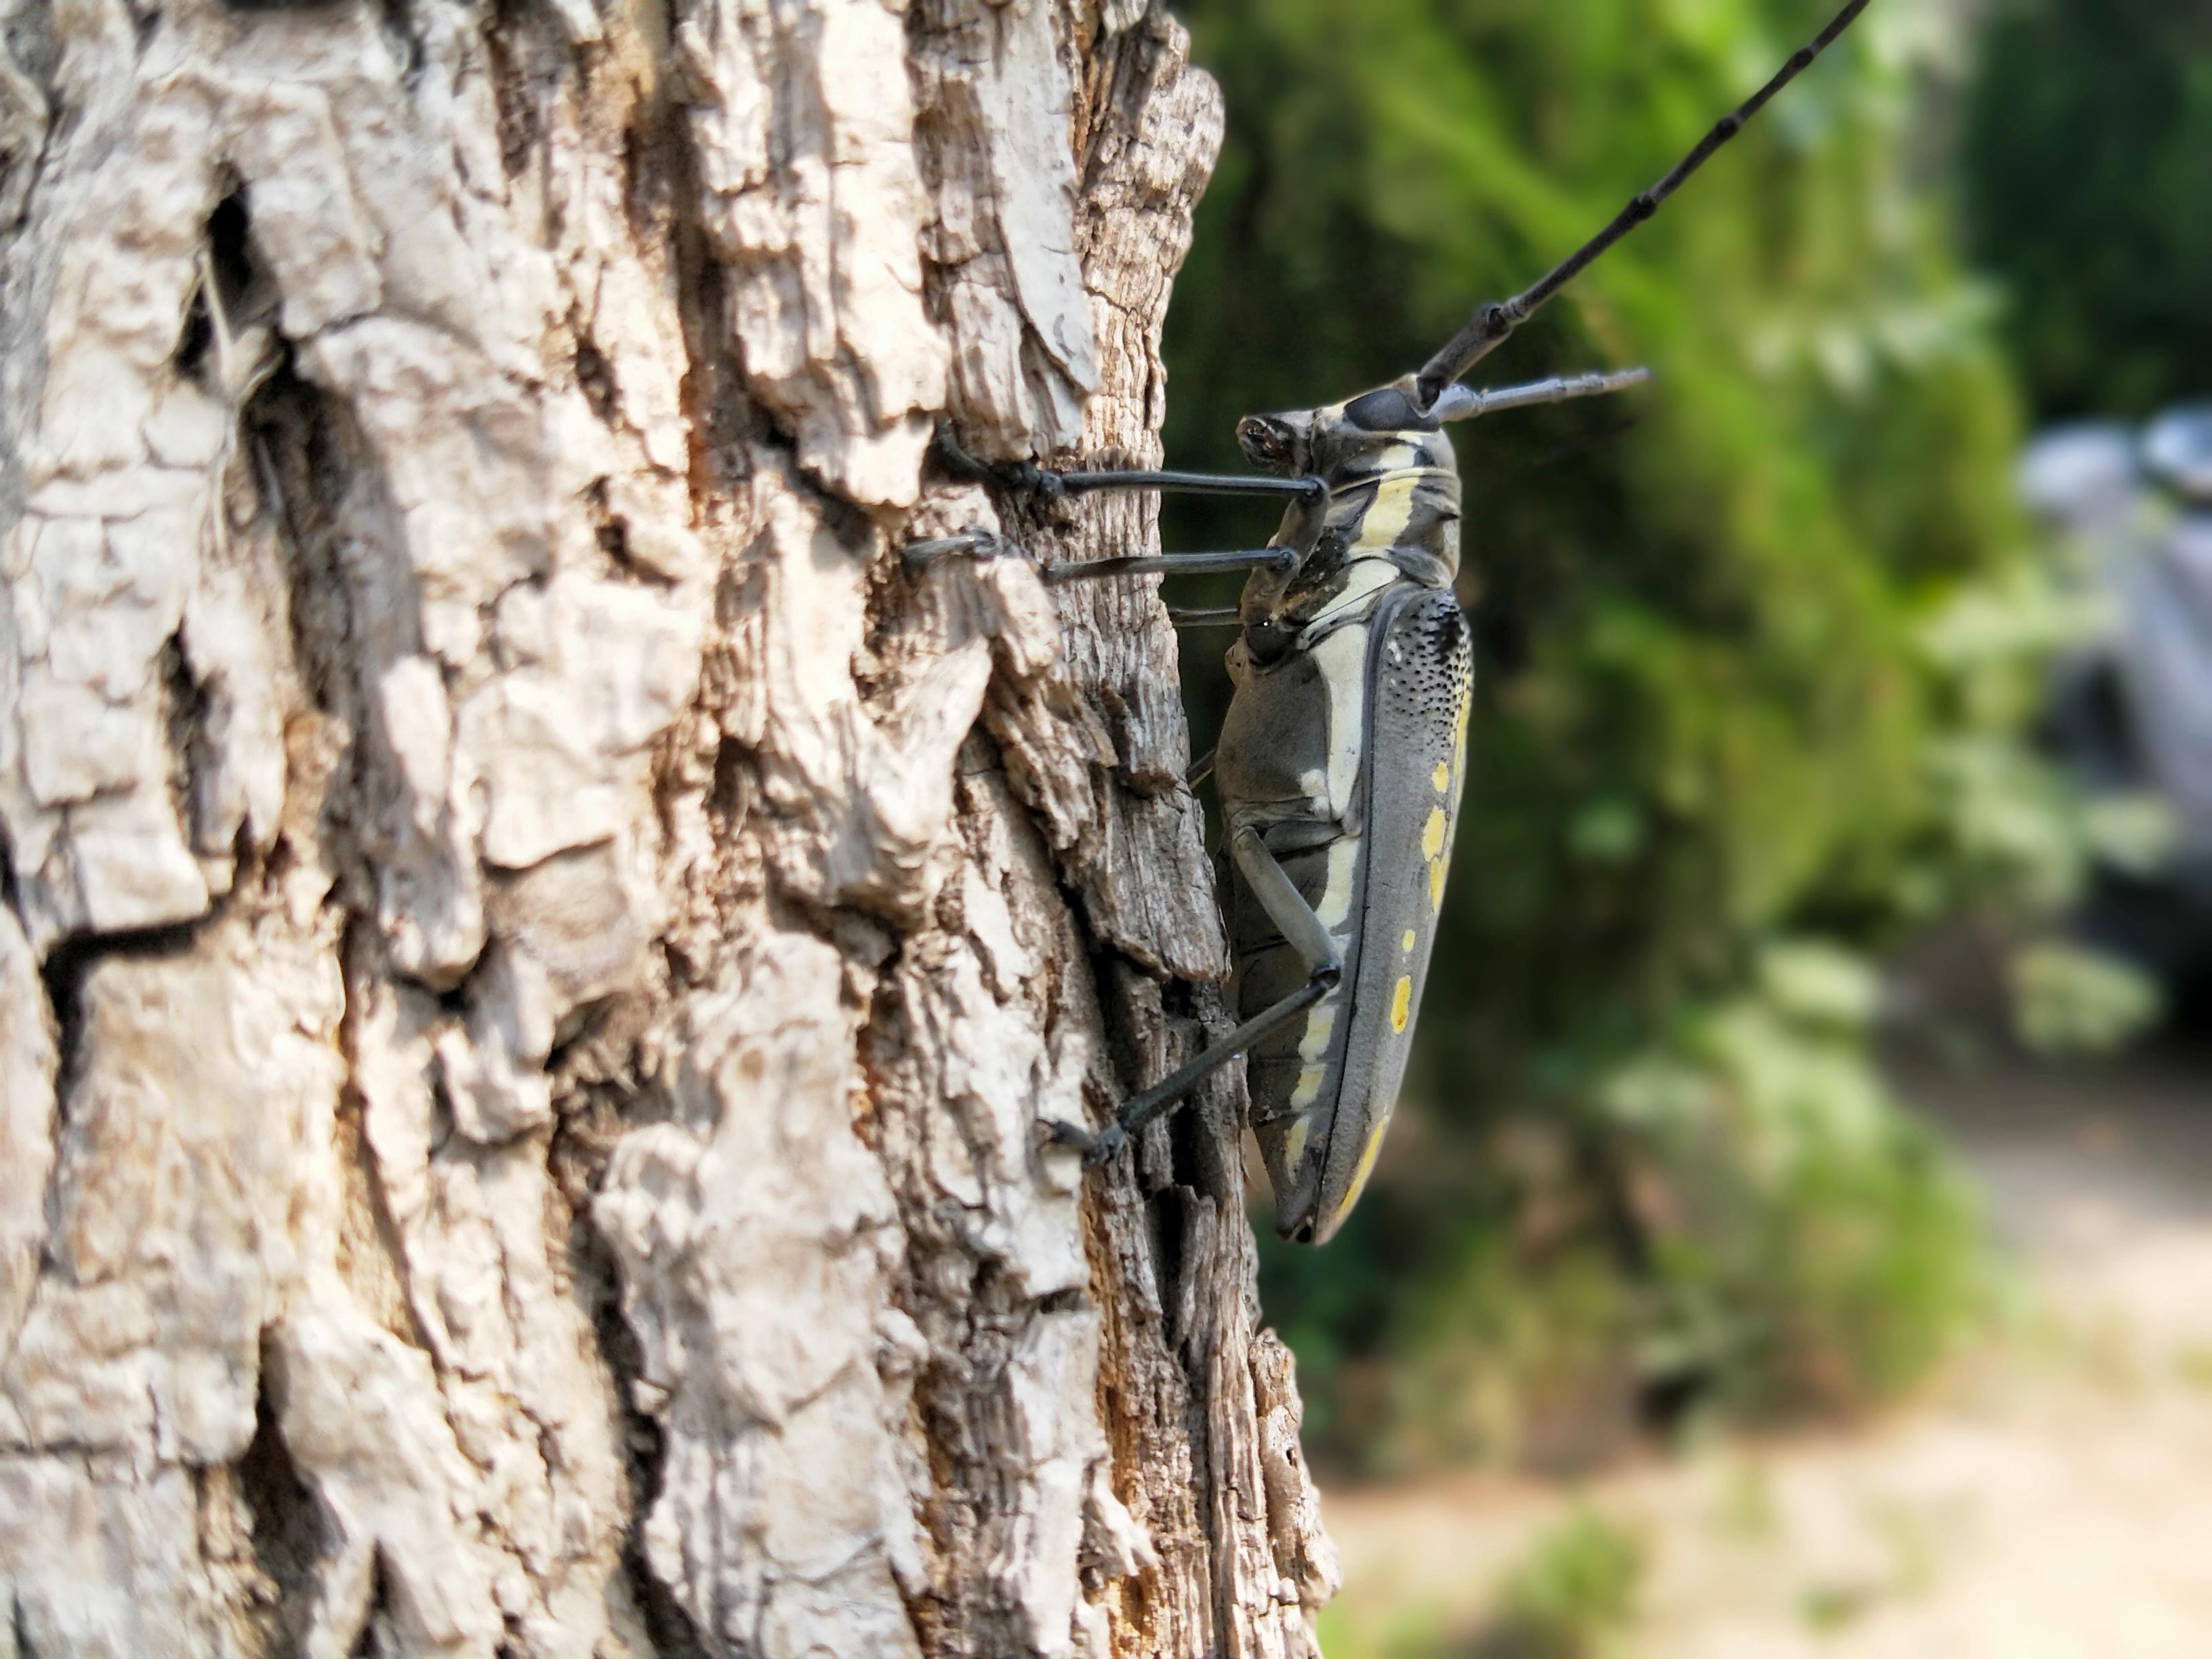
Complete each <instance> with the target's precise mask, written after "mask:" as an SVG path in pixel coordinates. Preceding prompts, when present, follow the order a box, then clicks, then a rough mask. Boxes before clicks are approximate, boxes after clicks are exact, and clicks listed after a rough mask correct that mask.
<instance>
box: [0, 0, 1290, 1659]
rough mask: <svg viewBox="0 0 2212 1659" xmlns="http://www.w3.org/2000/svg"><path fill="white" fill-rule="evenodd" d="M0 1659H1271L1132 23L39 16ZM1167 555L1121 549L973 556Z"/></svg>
mask: <svg viewBox="0 0 2212 1659" xmlns="http://www.w3.org/2000/svg"><path fill="white" fill-rule="evenodd" d="M0 48H4V50H0V433H4V437H5V442H4V444H0V530H3V531H4V538H0V574H4V589H0V594H3V595H4V602H0V827H4V832H5V834H4V845H5V848H6V852H7V862H6V866H5V868H4V872H0V873H4V875H5V877H6V882H7V887H6V899H7V902H6V906H5V908H4V909H0V1090H4V1093H0V1121H4V1123H5V1129H6V1140H5V1157H4V1158H0V1585H4V1587H5V1589H6V1592H7V1595H8V1601H7V1602H6V1603H0V1611H11V1616H10V1617H8V1618H0V1656H8V1655H16V1656H24V1659H27V1656H31V1655H34V1654H35V1655H37V1656H40V1659H54V1656H61V1655H70V1656H79V1655H82V1656H92V1655H102V1656H105V1655H147V1656H158V1655H168V1654H179V1655H203V1654H204V1655H271V1654H280V1653H295V1652H300V1653H307V1654H314V1655H331V1656H346V1655H352V1654H361V1653H373V1654H381V1655H402V1654H404V1655H417V1654H457V1655H483V1656H491V1655H494V1654H499V1655H515V1656H521V1655H532V1656H536V1655H578V1656H581V1655H602V1656H617V1655H621V1656H630V1655H646V1654H666V1655H690V1654H714V1655H777V1656H780V1655H794V1656H795V1655H832V1656H847V1655H851V1656H871V1655H900V1654H909V1655H932V1656H936V1655H976V1656H993V1659H996V1656H1000V1655H1024V1654H1039V1655H1046V1654H1055V1655H1056V1654H1101V1655H1103V1654H1115V1655H1140V1654H1141V1655H1151V1654H1189V1655H1198V1654H1223V1655H1228V1654H1235V1655H1292V1654H1300V1653H1305V1652H1308V1651H1310V1650H1311V1647H1312V1638H1311V1634H1310V1621H1311V1615H1312V1613H1313V1611H1314V1609H1315V1608H1316V1607H1317V1605H1318V1604H1319V1602H1320V1601H1322V1599H1323V1598H1324V1597H1325V1596H1326V1595H1327V1594H1328V1590H1329V1589H1330V1588H1331V1585H1332V1579H1333V1572H1334V1570H1333V1567H1332V1565H1331V1564H1330V1559H1329V1554H1328V1545H1327V1542H1326V1541H1325V1539H1324V1538H1323V1537H1322V1534H1321V1531H1320V1528H1319V1525H1318V1520H1317V1516H1316V1509H1315V1504H1314V1500H1313V1495H1312V1491H1311V1488H1310V1486H1309V1484H1308V1482H1307V1480H1306V1477H1305V1474H1304V1468H1303V1465H1302V1464H1301V1462H1300V1459H1299V1454H1298V1449H1297V1416H1298V1406H1297V1396H1296V1394H1295V1391H1294V1389H1293V1387H1292V1383H1291V1375H1290V1364H1289V1360H1288V1357H1287V1355H1286V1354H1285V1352H1284V1350H1283V1349H1282V1348H1281V1346H1279V1344H1278V1343H1277V1342H1276V1341H1275V1340H1274V1339H1273V1337H1272V1336H1271V1335H1269V1334H1267V1333H1265V1332H1263V1331H1261V1330H1260V1329H1259V1328H1257V1323H1256V1313H1257V1309H1256V1304H1255V1297H1254V1291H1253V1255H1252V1246H1251V1240H1250V1235H1249V1231H1248V1229H1247V1227H1246V1225H1245V1221H1244V1218H1243V1191H1242V1173H1241V1167H1240V1160H1239V1156H1238V1140H1237V1135H1238V1121H1239V1112H1240V1108H1241V1104H1242V1089H1241V1085H1237V1084H1236V1083H1235V1082H1234V1080H1233V1079H1222V1080H1220V1081H1219V1082H1218V1084H1217V1085H1214V1086H1212V1088H1210V1089H1209V1090H1208V1091H1207V1092H1206V1094H1205V1096H1204V1097H1203V1099H1202V1100H1201V1102H1200V1105H1199V1107H1198V1109H1196V1110H1194V1111H1193V1112H1191V1113H1188V1114H1186V1115H1182V1117H1181V1118H1180V1119H1179V1120H1177V1121H1174V1122H1172V1123H1170V1125H1168V1126H1165V1127H1161V1128H1158V1129H1155V1130H1153V1131H1152V1132H1150V1133H1149V1134H1148V1136H1147V1137H1146V1139H1145V1141H1144V1144H1143V1145H1141V1146H1139V1148H1138V1149H1137V1151H1136V1153H1135V1155H1134V1156H1133V1158H1123V1159H1122V1160H1121V1161H1120V1163H1119V1164H1117V1165H1116V1166H1115V1167H1114V1168H1112V1169H1111V1170H1108V1171H1105V1172H1102V1173H1100V1174H1098V1175H1095V1176H1088V1177H1085V1176H1084V1175H1083V1173H1082V1172H1081V1171H1080V1170H1079V1169H1078V1168H1077V1166H1076V1164H1075V1162H1074V1160H1073V1157H1072V1156H1071V1155H1068V1154H1066V1153H1063V1152H1057V1151H1051V1150H1046V1149H1043V1148H1042V1147H1041V1146H1040V1144H1039V1141H1038V1138H1037V1135H1036V1123H1037V1121H1038V1120H1039V1119H1040V1118H1042V1117H1054V1116H1060V1117H1074V1118H1081V1117H1085V1116H1088V1117H1089V1118H1091V1120H1093V1121H1097V1119H1099V1118H1100V1117H1101V1116H1103V1114H1104V1113H1106V1112H1107V1111H1109V1109H1111V1108H1112V1106H1113V1105H1114V1103H1115V1102H1116V1101H1117V1100H1119V1099H1120V1098H1121V1097H1122V1096H1123V1095H1125V1094H1126V1093H1127V1091H1129V1090H1131V1089H1132V1088H1133V1087H1134V1086H1136V1085H1139V1083H1141V1082H1143V1081H1145V1080H1148V1079H1152V1078H1154V1077H1157V1076H1158V1075H1160V1074H1161V1073H1163V1072H1164V1070H1165V1069H1166V1068H1167V1067H1169V1066H1170V1065H1171V1064H1172V1063H1174V1062H1175V1061H1176V1060H1177V1059H1179V1058H1181V1057H1182V1056H1184V1055H1186V1054H1188V1053H1190V1052H1192V1051H1193V1048H1194V1045H1195V1043H1196V1042H1198V1041H1199V1040H1200V1037H1201V1036H1202V1035H1203V1033H1204V1031H1205V1030H1206V1029H1208V1028H1209V1027H1210V1028H1212V1029H1219V1025H1220V1022H1221V1007H1220V1002H1219V997H1218V980H1219V977H1220V975H1221V973H1222V970H1223V968H1224V961H1225V958H1224V950H1223V943H1222V939H1221V937H1220V927H1219V922H1218V917H1217V914H1216V911H1215V908H1214V905H1213V899H1212V875H1211V871H1210V867H1209V866H1208V864H1207V862H1206V859H1205V857H1204V855H1203V853H1202V849H1201V847H1200V828H1201V824H1200V814H1199V812H1198V811H1197V810H1196V808H1195V806H1194V804H1193V801H1192V799H1191V797H1190V795H1189V793H1188V791H1186V790H1185V789H1183V788H1182V785H1181V781H1180V780H1181V775H1182V769H1183V768H1184V765H1185V763H1186V761H1187V757H1188V739H1187V735H1186V732H1185V727H1184V723H1183V720H1182V713H1181V709H1180V707H1179V705H1178V702H1177V699H1176V657H1175V643H1174V638H1173V635H1172V634H1171V632H1170V629H1169V627H1168V624H1167V622H1166V619H1165V617H1164V612H1163V611H1162V610H1161V608H1160V606H1159V604H1158V598H1157V595H1156V594H1155V593H1154V592H1152V591H1151V590H1150V589H1149V588H1148V587H1147V586H1146V585H1144V584H1141V583H1139V582H1137V581H1134V580H1116V581H1112V582H1108V583H1103V584H1099V585H1097V586H1095V587H1094V586H1086V587H1082V588H1077V589H1069V590H1064V591H1062V592H1060V593H1058V594H1057V595H1048V593H1047V592H1046V590H1045V589H1044V588H1043V587H1042V585H1041V584H1040V583H1039V581H1038V580H1037V579H1036V574H1035V573H1034V572H1033V571H1032V570H1031V568H1030V567H1029V566H1028V565H1027V564H1025V563H1024V562H1019V561H1017V560H1000V561H997V562H987V563H972V562H969V563H963V562H951V563H949V564H945V565H939V566H933V567H932V568H930V569H929V570H928V571H927V573H926V574H908V573H907V572H905V571H904V570H903V569H902V566H901V564H900V562H899V560H898V557H897V549H898V547H899V546H900V544H902V542H903V541H905V540H907V539H909V538H913V537H916V536H923V535H929V534H941V533H943V532H945V531H946V530H948V529H951V528H953V527H957V526H960V525H963V524H966V523H969V522H975V521H981V522H983V523H987V524H989V523H995V522H996V520H994V517H993V509H992V507H991V505H990V503H989V502H988V501H987V500H986V499H985V497H984V496H983V495H981V492H979V491H977V490H976V489H974V488H973V487H972V486H964V485H958V484H955V483H948V482H945V481H944V480H943V479H941V478H940V477H939V476H938V475H937V474H936V473H934V472H933V471H932V469H931V468H930V467H929V465H927V459H926V450H927V444H928V441H929V436H930V432H931V429H932V425H933V422H934V420H935V419H936V418H937V417H938V416H939V414H940V413H944V412H950V414H951V416H953V417H954V418H955V419H956V420H957V423H958V425H959V429H960V430H961V432H962V434H963V437H964V438H965V439H966V441H969V443H970V444H971V445H972V446H974V447H979V448H981V450H983V451H984V452H986V453H992V454H996V455H1003V456H1018V455H1023V454H1027V453H1031V452H1032V451H1034V452H1036V453H1047V454H1082V455H1086V456H1097V455H1100V454H1103V453H1108V452H1121V453H1127V454H1129V455H1132V456H1137V457H1151V456H1152V455H1154V454H1155V453H1156V449H1157V445H1156V436H1155V435H1156V430H1157V428H1158V422H1159V416H1160V413H1161V400H1162V397H1163V392H1162V375H1161V368H1160V363H1159V359H1158V335H1159V325H1160V319H1161V316H1162V313H1163V312H1164V307H1165V305H1166V301H1167V294H1168V287H1169V279H1170V274H1171V272H1172V271H1173V270H1174V268H1175V266H1176V264H1177V262H1178V261H1179V259H1180V258H1181V257H1182V252H1183V251H1184V249H1185V247H1186V246H1187V242H1188V234H1189V216H1190V210H1191V206H1192V204H1193V202H1194V198H1195V197H1196V196H1197V193H1198V191H1199V190H1200V187H1201V185H1202V184H1203V182H1204V180H1205V178H1206V172H1207V169H1208V167H1210V165H1211V162H1212V155H1213V152H1214V148H1215V144H1216V142H1217V139H1218V131H1219V125H1220V117H1219V111H1218V99H1217V96H1216V94H1215V91H1214V88H1213V87H1212V83H1211V82H1209V81H1207V79H1206V77H1205V76H1202V75H1200V74H1199V73H1197V72H1196V71H1194V70H1191V69H1190V68H1189V67H1188V65H1187V64H1186V62H1185V41H1184V37H1183V35H1182V32H1181V30H1180V29H1179V28H1178V27H1176V25H1175V24H1174V23H1173V22H1172V21H1170V20H1168V19H1167V18H1165V17H1164V15H1160V14H1159V13H1158V12H1157V11H1154V10H1150V9H1147V7H1146V4H1145V3H1143V0H1012V3H991V0H908V3H907V4H905V5H904V6H903V7H902V6H901V5H900V4H899V3H897V0H539V3H531V0H501V3H497V4H493V3H469V0H380V3H378V4H370V3H368V0H331V3H326V4H318V5H308V6H304V7H302V6H299V5H286V4H276V3H272V0H259V3H257V4H251V5H249V4H245V3H238V0H234V3H232V4H229V5H225V4H222V3H218V0H0ZM1006 528H1007V529H1008V530H1009V531H1010V532H1014V533H1015V534H1016V535H1018V538H1020V539H1021V540H1022V541H1023V542H1024V544H1025V545H1027V546H1028V547H1030V549H1032V550H1036V551H1038V552H1049V553H1051V554H1053V555H1054V556H1084V555H1086V554H1091V553H1096V552H1100V551H1103V550H1109V549H1110V550H1114V551H1127V550H1138V549H1142V548H1144V547H1146V546H1149V545H1151V544H1153V542H1154V541H1155V539H1156V532H1155V528H1154V524H1153V520H1152V507H1151V504H1150V502H1149V501H1139V500H1125V501H1111V502H1093V503H1086V504H1084V505H1082V506H1080V507H1060V508H1053V509H1050V510H1049V511H1045V512H1042V513H1041V514H1040V515H1039V516H1036V517H1033V518H1025V519H1024V520H1023V521H1022V522H1020V523H1019V524H1015V525H1008V526H1006Z"/></svg>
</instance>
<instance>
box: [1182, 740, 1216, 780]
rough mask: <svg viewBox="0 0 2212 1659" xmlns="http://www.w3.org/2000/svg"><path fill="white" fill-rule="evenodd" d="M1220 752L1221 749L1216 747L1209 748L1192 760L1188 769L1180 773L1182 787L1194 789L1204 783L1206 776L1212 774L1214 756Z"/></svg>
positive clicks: (1208, 776)
mask: <svg viewBox="0 0 2212 1659" xmlns="http://www.w3.org/2000/svg"><path fill="white" fill-rule="evenodd" d="M1220 752H1221V750H1218V749H1209V750H1206V752H1205V753H1204V754H1203V755H1200V757H1198V758H1197V759H1196V760H1194V761H1193V762H1192V763H1190V770H1189V771H1188V772H1186V773H1184V774H1183V775H1182V784H1183V787H1184V788H1186V789H1196V788H1197V787H1198V786H1199V785H1200V784H1201V783H1204V782H1205V781H1206V780H1207V779H1208V778H1210V777H1212V775H1213V761H1214V757H1216V756H1217V755H1218V754H1220Z"/></svg>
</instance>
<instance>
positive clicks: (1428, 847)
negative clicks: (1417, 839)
mask: <svg viewBox="0 0 2212 1659" xmlns="http://www.w3.org/2000/svg"><path fill="white" fill-rule="evenodd" d="M1447 822H1448V820H1446V818H1445V817H1444V809H1443V807H1441V806H1432V807H1431V808H1430V809H1429V821H1428V822H1427V823H1425V824H1423V825H1422V826H1421V856H1422V857H1423V858H1425V859H1432V858H1434V857H1436V855H1437V854H1439V853H1441V852H1443V850H1444V829H1445V826H1446V823H1447Z"/></svg>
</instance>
